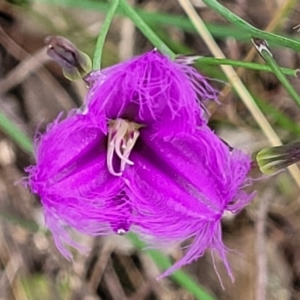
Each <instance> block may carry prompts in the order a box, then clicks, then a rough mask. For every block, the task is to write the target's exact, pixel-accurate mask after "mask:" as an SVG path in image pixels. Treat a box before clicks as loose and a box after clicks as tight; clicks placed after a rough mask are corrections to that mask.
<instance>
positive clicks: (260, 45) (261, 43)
mask: <svg viewBox="0 0 300 300" xmlns="http://www.w3.org/2000/svg"><path fill="white" fill-rule="evenodd" d="M252 43H253V45H254V47H255V48H256V50H257V51H258V53H259V54H260V55H261V56H262V58H263V59H264V60H265V61H266V62H267V64H268V65H269V66H270V68H271V69H272V71H273V73H274V74H275V76H276V77H277V78H278V80H279V81H280V82H281V84H282V85H283V86H284V88H285V89H286V91H287V92H288V94H289V95H290V96H291V97H292V98H293V99H294V100H295V102H296V103H297V104H298V105H299V106H300V96H299V94H298V93H297V92H296V91H295V89H294V88H293V86H292V85H291V83H290V82H289V81H288V80H287V78H286V77H285V75H284V74H283V72H282V71H281V69H280V68H279V66H278V64H277V62H276V60H275V59H274V58H273V55H272V53H271V51H270V49H269V47H268V45H267V43H266V41H265V40H262V39H252Z"/></svg>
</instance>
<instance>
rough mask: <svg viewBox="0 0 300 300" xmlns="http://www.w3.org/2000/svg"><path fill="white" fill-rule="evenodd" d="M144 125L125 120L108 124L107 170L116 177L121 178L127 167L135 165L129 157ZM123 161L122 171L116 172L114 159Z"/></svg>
mask: <svg viewBox="0 0 300 300" xmlns="http://www.w3.org/2000/svg"><path fill="white" fill-rule="evenodd" d="M141 127H142V125H139V124H137V123H134V122H129V121H127V120H123V119H116V120H110V121H109V123H108V147H107V168H108V170H109V172H110V173H111V174H112V175H114V176H121V175H122V173H123V171H124V170H125V167H126V165H127V164H128V165H133V164H134V162H133V161H131V160H130V159H129V155H130V153H131V151H132V149H133V147H134V145H135V143H136V141H137V139H138V137H139V135H140V132H139V129H140V128H141ZM115 155H117V157H118V158H119V159H120V160H121V163H120V171H119V172H116V171H115V170H114V166H113V158H114V156H115Z"/></svg>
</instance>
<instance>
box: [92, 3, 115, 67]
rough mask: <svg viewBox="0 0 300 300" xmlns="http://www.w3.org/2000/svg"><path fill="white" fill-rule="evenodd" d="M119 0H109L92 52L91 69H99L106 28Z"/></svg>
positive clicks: (108, 26) (107, 28)
mask: <svg viewBox="0 0 300 300" xmlns="http://www.w3.org/2000/svg"><path fill="white" fill-rule="evenodd" d="M119 2H120V0H111V2H110V5H109V8H108V11H107V14H106V17H105V20H104V22H103V24H102V26H101V29H100V33H99V35H98V39H97V43H96V47H95V52H94V59H93V69H94V70H100V69H101V61H102V53H103V48H104V42H105V38H106V36H107V33H108V30H109V28H110V24H111V22H112V19H113V17H114V15H115V13H116V10H117V8H118V6H119Z"/></svg>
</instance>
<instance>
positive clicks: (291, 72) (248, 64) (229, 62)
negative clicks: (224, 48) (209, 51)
mask: <svg viewBox="0 0 300 300" xmlns="http://www.w3.org/2000/svg"><path fill="white" fill-rule="evenodd" d="M197 61H198V62H199V63H203V64H209V65H230V66H234V67H242V68H246V69H251V70H257V71H265V72H274V71H273V69H272V68H271V66H267V65H262V64H257V63H251V62H244V61H238V60H232V59H225V58H214V57H201V56H200V57H199V58H198V59H197ZM280 70H281V72H282V73H283V74H286V75H289V76H297V70H294V69H289V68H280Z"/></svg>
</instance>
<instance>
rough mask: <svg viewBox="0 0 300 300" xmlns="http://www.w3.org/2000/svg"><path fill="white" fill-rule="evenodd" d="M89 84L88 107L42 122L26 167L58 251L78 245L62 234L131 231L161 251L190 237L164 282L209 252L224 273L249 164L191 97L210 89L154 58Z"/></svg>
mask: <svg viewBox="0 0 300 300" xmlns="http://www.w3.org/2000/svg"><path fill="white" fill-rule="evenodd" d="M89 80H90V82H91V88H90V92H89V94H88V98H87V104H86V110H84V111H82V112H80V111H76V112H72V113H70V115H69V116H68V117H67V118H66V119H65V120H63V121H60V120H59V119H57V120H56V121H55V122H54V123H53V124H52V125H50V126H49V128H48V129H47V131H46V133H45V134H44V135H42V136H41V137H39V138H38V139H37V141H36V151H35V155H36V165H35V166H31V167H29V168H27V170H26V171H27V172H28V173H29V178H28V184H29V186H30V187H31V190H32V191H33V192H34V193H36V194H38V195H39V196H40V197H41V201H42V204H43V207H44V213H45V219H46V223H47V225H48V226H49V228H50V230H51V231H52V232H53V235H54V238H55V242H56V245H57V247H58V248H59V250H60V251H61V252H62V254H63V255H64V256H66V257H70V256H71V254H70V252H69V250H68V249H67V247H66V246H68V245H71V246H73V247H77V248H78V247H79V245H77V244H76V243H75V242H73V240H72V239H71V237H70V235H69V234H68V230H67V229H68V227H71V228H74V229H76V230H77V231H79V232H82V233H85V234H89V235H103V234H110V233H113V232H115V233H118V234H123V233H126V232H127V231H128V230H129V229H132V230H133V231H134V232H137V233H138V234H139V235H140V237H141V238H142V239H145V240H148V238H152V240H153V242H159V244H161V245H162V246H163V245H166V244H170V243H180V242H182V241H184V240H186V239H188V238H193V242H192V244H191V246H190V248H189V249H188V251H187V253H186V254H185V256H184V257H183V258H182V259H180V260H179V261H178V262H176V263H175V264H174V266H173V267H172V268H170V269H169V270H167V271H166V272H165V273H164V274H163V276H166V275H169V274H170V273H171V272H173V271H175V270H176V269H178V268H180V267H181V266H183V265H185V264H187V263H190V262H191V261H193V260H195V259H197V258H198V257H200V256H201V255H203V253H204V251H205V250H206V249H207V248H210V249H212V250H215V251H216V252H217V253H218V254H219V255H220V256H221V258H222V259H223V260H224V263H225V266H226V267H227V270H228V272H229V274H230V275H231V271H230V267H229V265H228V263H227V259H226V248H225V246H224V245H223V242H222V238H221V218H222V216H223V214H224V212H225V211H231V212H233V213H236V212H238V211H239V210H240V209H242V208H243V207H244V206H245V205H246V204H247V203H248V202H249V201H250V200H251V199H252V197H253V195H248V194H246V193H245V192H244V191H243V190H242V188H243V186H244V185H245V184H246V183H247V174H248V171H249V170H250V158H249V156H248V155H246V154H243V153H242V152H240V151H238V150H234V149H232V148H229V147H228V146H227V145H225V144H224V143H223V141H221V140H220V139H219V138H218V137H217V136H216V135H215V134H214V132H212V131H211V130H210V129H209V128H208V127H207V125H206V121H205V119H204V118H203V109H202V108H201V105H199V103H198V102H197V99H199V97H200V98H201V97H202V98H201V100H203V99H206V98H208V95H215V92H214V90H213V89H212V88H209V87H207V83H206V82H205V81H204V79H203V78H202V77H201V76H200V75H197V74H196V73H195V71H193V69H191V68H190V67H187V66H182V65H180V64H178V63H174V62H171V61H170V60H169V59H167V58H166V57H164V56H162V55H160V54H158V53H157V52H156V51H153V52H150V53H147V54H145V55H143V56H140V57H138V58H136V59H133V60H132V61H129V62H127V63H123V64H120V65H117V66H115V67H112V68H109V69H107V70H104V71H101V72H100V71H99V72H96V73H95V72H94V73H92V74H91V75H90V77H89ZM200 125H201V126H200ZM156 245H158V244H156Z"/></svg>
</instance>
